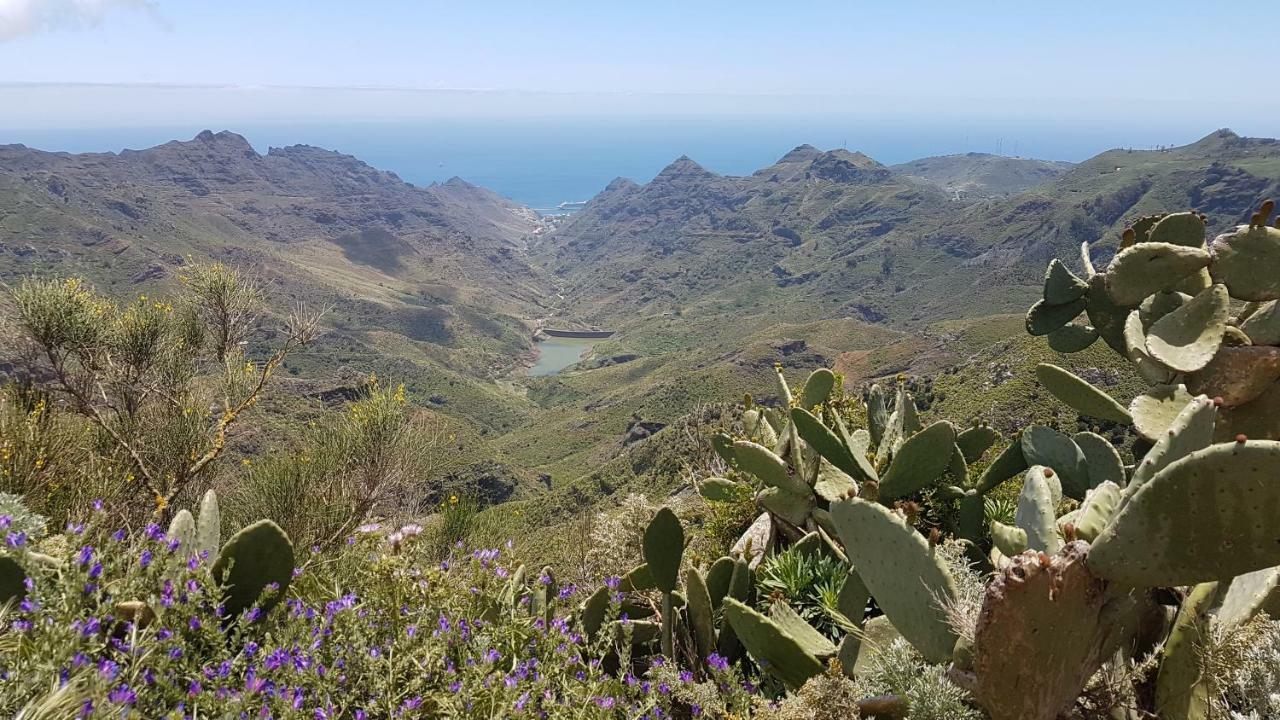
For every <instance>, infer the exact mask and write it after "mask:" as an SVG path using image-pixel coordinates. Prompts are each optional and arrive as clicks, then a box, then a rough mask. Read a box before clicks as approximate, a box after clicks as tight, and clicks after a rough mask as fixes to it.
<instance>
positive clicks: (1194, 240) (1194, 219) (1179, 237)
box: [1147, 212, 1204, 248]
mask: <svg viewBox="0 0 1280 720" xmlns="http://www.w3.org/2000/svg"><path fill="white" fill-rule="evenodd" d="M1147 240H1148V241H1150V242H1160V243H1169V244H1171V245H1183V246H1185V247H1194V248H1202V247H1204V220H1203V219H1202V218H1201V217H1200V216H1199V215H1198V214H1196V213H1193V212H1179V213H1170V214H1168V215H1165V216H1164V217H1162V218H1160V220H1159V221H1157V222H1156V224H1155V225H1152V226H1151V231H1150V233H1148V235H1147Z"/></svg>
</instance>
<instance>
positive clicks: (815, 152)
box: [776, 143, 822, 165]
mask: <svg viewBox="0 0 1280 720" xmlns="http://www.w3.org/2000/svg"><path fill="white" fill-rule="evenodd" d="M821 154H822V151H821V150H819V149H818V148H816V147H814V146H812V145H810V144H808V143H805V144H804V145H798V146H796V147H795V149H793V150H792V151H791V152H789V153H787V154H786V155H783V156H782V157H780V158H778V162H777V163H776V164H777V165H781V164H783V163H802V162H811V161H812V160H813V159H814V158H816V157H818V156H819V155H821Z"/></svg>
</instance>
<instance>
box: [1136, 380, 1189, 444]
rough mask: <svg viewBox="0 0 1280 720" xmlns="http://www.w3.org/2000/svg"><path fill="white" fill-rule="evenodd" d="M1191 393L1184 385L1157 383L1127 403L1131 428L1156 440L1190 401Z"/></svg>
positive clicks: (1166, 430) (1143, 435)
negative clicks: (1131, 419) (1131, 421)
mask: <svg viewBox="0 0 1280 720" xmlns="http://www.w3.org/2000/svg"><path fill="white" fill-rule="evenodd" d="M1192 397H1193V396H1192V394H1191V393H1189V392H1187V388H1186V386H1185V385H1157V386H1156V387H1153V388H1151V389H1150V390H1148V391H1147V392H1145V393H1143V394H1141V395H1139V396H1137V397H1135V398H1134V399H1133V402H1131V403H1129V414H1130V415H1131V416H1132V417H1133V429H1134V430H1136V431H1137V432H1138V434H1139V435H1141V436H1142V437H1144V438H1146V439H1147V440H1150V441H1151V442H1156V441H1158V440H1159V439H1160V438H1161V437H1162V436H1164V434H1165V433H1167V432H1168V431H1169V426H1170V425H1172V424H1173V421H1174V418H1176V417H1178V415H1179V414H1180V413H1181V412H1182V409H1183V408H1185V407H1186V406H1187V403H1189V402H1191V398H1192Z"/></svg>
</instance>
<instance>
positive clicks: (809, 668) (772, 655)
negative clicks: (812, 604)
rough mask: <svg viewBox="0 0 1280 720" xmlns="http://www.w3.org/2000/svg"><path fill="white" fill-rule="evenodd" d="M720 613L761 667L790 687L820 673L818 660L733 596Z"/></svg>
mask: <svg viewBox="0 0 1280 720" xmlns="http://www.w3.org/2000/svg"><path fill="white" fill-rule="evenodd" d="M724 616H725V619H726V620H728V621H729V624H730V625H731V626H732V627H733V632H734V634H735V635H736V636H737V637H738V639H739V640H740V641H741V642H742V644H743V646H744V647H746V648H747V652H748V653H750V654H751V657H752V658H754V659H755V661H756V663H757V664H759V665H760V667H761V669H762V670H764V671H765V672H767V673H769V674H770V675H773V676H774V677H776V678H778V679H779V680H781V681H782V683H783V684H784V685H786V686H787V687H788V688H790V689H791V690H796V689H799V688H800V686H801V685H804V684H805V682H806V681H808V680H809V678H811V677H813V676H814V675H818V674H819V673H821V672H822V670H823V667H822V662H821V661H820V660H818V658H816V657H814V656H813V655H812V654H810V653H808V652H806V651H805V649H804V648H803V647H802V646H801V645H800V643H799V642H797V641H796V639H795V638H793V637H791V636H790V635H788V634H787V633H785V632H783V630H782V628H780V627H778V624H777V623H775V622H773V621H772V620H770V619H769V618H767V617H765V616H764V615H761V614H760V613H758V612H756V611H755V610H752V609H751V608H750V607H748V606H747V605H746V604H745V603H742V602H740V601H738V600H735V599H733V598H726V599H725V601H724Z"/></svg>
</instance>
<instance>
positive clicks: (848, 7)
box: [0, 0, 1280, 136]
mask: <svg viewBox="0 0 1280 720" xmlns="http://www.w3.org/2000/svg"><path fill="white" fill-rule="evenodd" d="M1274 17H1275V15H1274V12H1273V7H1272V6H1271V4H1270V3H1267V2H1262V1H1260V0H1259V1H1253V0H1238V1H1234V2H1233V1H1230V0H1226V1H1221V2H1217V3H1205V2H1181V1H1164V2H1157V1H1151V0H1123V1H1120V2H1117V1H1116V0H1109V1H1107V2H1096V1H1094V0H1082V1H1078V2H1056V3H1029V2H1025V0H1022V1H1020V2H1000V1H993V2H983V1H982V0H972V1H970V2H954V1H949V2H920V1H912V0H897V1H895V2H881V1H875V2H868V1H863V0H843V1H826V0H823V1H815V2H802V1H799V0H792V1H791V2H778V1H776V0H774V1H770V2H756V1H754V0H734V1H732V2H726V1H722V0H681V1H679V2H668V1H666V0H647V1H645V2H625V3H623V2H610V1H608V0H596V1H594V2H556V1H554V0H544V1H542V2H529V1H527V0H523V1H519V2H500V1H496V0H494V1H489V2H484V1H480V0H477V1H474V2H457V1H453V2H432V1H424V0H362V1H361V2H351V1H350V0H344V1H338V0H0V108H2V109H0V128H34V127H48V126H63V127H76V126H80V125H94V124H96V125H108V126H117V125H118V126H128V125H131V124H146V123H151V124H157V125H165V124H184V123H188V122H192V121H193V119H195V118H207V119H209V120H211V121H218V122H224V123H235V122H271V121H280V122H298V121H301V120H305V119H306V118H315V117H319V116H323V117H325V118H326V119H328V120H333V119H341V118H356V117H359V118H363V119H376V118H382V117H386V118H396V117H417V116H442V115H443V116H455V117H468V116H473V115H474V116H495V115H496V116H510V115H521V114H527V115H560V114H578V115H581V114H587V115H589V114H593V113H598V114H619V115H644V114H655V115H661V114H699V113H702V114H708V113H730V114H732V113H740V114H751V113H756V114H770V113H773V114H776V113H823V112H847V113H863V114H872V115H876V116H879V117H882V118H887V119H893V118H896V117H902V118H908V117H922V116H931V117H941V118H947V117H958V118H959V117H993V118H994V117H1003V118H1009V117H1027V118H1038V119H1040V120H1041V121H1044V122H1053V121H1056V120H1060V121H1061V122H1064V123H1066V122H1069V123H1073V124H1077V125H1078V124H1080V123H1093V124H1101V125H1105V124H1106V123H1117V124H1127V125H1129V126H1134V127H1137V126H1141V125H1142V124H1143V123H1156V124H1159V123H1166V124H1167V123H1169V122H1170V120H1171V118H1172V119H1176V120H1177V121H1178V122H1182V123H1185V124H1186V125H1188V126H1189V127H1190V126H1194V127H1196V128H1197V129H1198V130H1200V131H1205V132H1207V131H1208V130H1210V129H1213V128H1216V127H1224V126H1229V127H1232V128H1233V129H1236V130H1237V131H1238V132H1242V133H1244V134H1251V135H1271V136H1275V135H1280V93H1276V92H1275V88H1274V85H1273V84H1272V85H1267V80H1268V77H1267V76H1268V75H1269V74H1270V73H1271V71H1272V70H1274V67H1275V63H1274V54H1273V53H1274V43H1273V42H1272V38H1273V36H1274V23H1273V19H1274ZM1251 34H1257V35H1258V41H1257V42H1247V39H1248V38H1249V36H1250V35H1251ZM1270 79H1271V80H1272V81H1273V80H1274V78H1273V77H1272V78H1270ZM1255 88H1256V89H1255ZM1200 134H1203V132H1201V133H1200Z"/></svg>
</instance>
